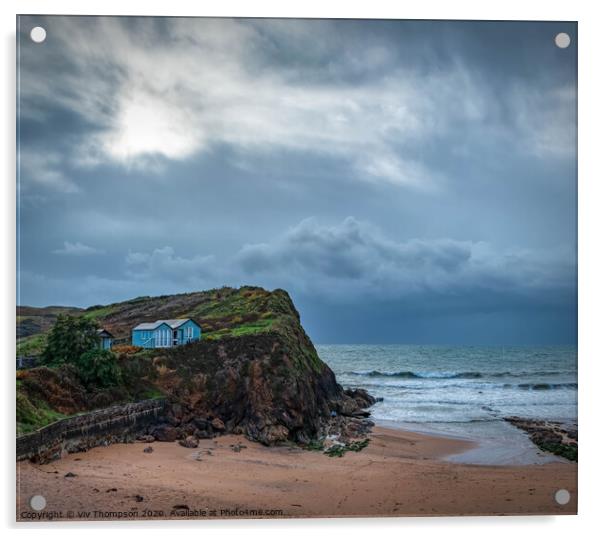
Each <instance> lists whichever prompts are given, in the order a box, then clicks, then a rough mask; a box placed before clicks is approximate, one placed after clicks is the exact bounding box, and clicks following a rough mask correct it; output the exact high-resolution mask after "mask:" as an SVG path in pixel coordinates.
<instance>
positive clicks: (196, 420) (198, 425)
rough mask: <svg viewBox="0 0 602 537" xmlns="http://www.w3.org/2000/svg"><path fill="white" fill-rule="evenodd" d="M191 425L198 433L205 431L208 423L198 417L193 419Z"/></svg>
mask: <svg viewBox="0 0 602 537" xmlns="http://www.w3.org/2000/svg"><path fill="white" fill-rule="evenodd" d="M192 423H193V424H194V426H195V427H196V428H197V429H198V430H199V431H206V430H207V427H208V425H209V422H208V421H207V420H206V419H205V418H198V417H194V418H193V419H192Z"/></svg>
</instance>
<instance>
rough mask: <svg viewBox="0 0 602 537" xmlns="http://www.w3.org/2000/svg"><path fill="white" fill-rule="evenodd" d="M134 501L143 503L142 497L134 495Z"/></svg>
mask: <svg viewBox="0 0 602 537" xmlns="http://www.w3.org/2000/svg"><path fill="white" fill-rule="evenodd" d="M134 499H135V500H136V501H137V502H143V501H144V496H140V494H136V496H134Z"/></svg>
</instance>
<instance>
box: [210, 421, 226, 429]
mask: <svg viewBox="0 0 602 537" xmlns="http://www.w3.org/2000/svg"><path fill="white" fill-rule="evenodd" d="M211 427H213V429H215V430H216V431H219V432H222V431H224V430H225V429H226V426H225V425H224V422H223V421H222V420H220V419H219V418H213V419H212V420H211Z"/></svg>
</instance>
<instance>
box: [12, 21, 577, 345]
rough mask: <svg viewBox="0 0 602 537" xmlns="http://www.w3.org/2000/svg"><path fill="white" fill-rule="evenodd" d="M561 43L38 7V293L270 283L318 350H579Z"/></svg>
mask: <svg viewBox="0 0 602 537" xmlns="http://www.w3.org/2000/svg"><path fill="white" fill-rule="evenodd" d="M36 25H41V26H44V27H45V28H46V30H47V36H48V37H47V39H46V41H45V42H44V43H42V44H35V43H33V42H32V41H31V40H29V38H28V32H29V30H30V29H31V27H33V26H36ZM559 31H566V32H568V33H569V34H571V35H573V36H574V37H575V38H576V27H575V26H574V25H573V24H570V23H503V24H501V23H486V22H460V21H458V22H445V21H441V22H428V21H422V22H421V21H352V20H349V21H345V20H339V21H335V20H333V21H326V20H252V19H249V20H246V19H194V18H169V19H163V18H152V17H145V18H119V17H60V16H56V17H54V16H53V17H38V16H24V17H20V18H19V35H18V40H19V70H20V71H19V77H20V86H19V87H20V92H19V111H20V116H19V124H18V135H19V158H18V175H19V177H18V196H19V209H18V218H19V233H20V243H19V263H20V265H19V268H20V274H19V301H20V303H24V304H32V305H45V304H49V303H55V304H56V303H62V304H75V305H90V304H97V303H103V302H110V301H114V300H121V299H126V298H130V297H132V296H136V295H140V294H165V293H170V292H183V291H190V290H195V289H201V288H207V287H214V286H220V285H241V284H257V285H264V286H267V287H277V286H278V287H284V288H286V289H288V290H289V291H290V292H291V294H292V295H293V298H294V299H295V300H296V302H297V303H298V304H299V306H300V310H301V314H302V316H303V319H304V323H305V324H306V326H307V327H308V329H309V331H310V333H311V334H312V335H314V336H315V337H316V338H317V339H318V340H324V341H347V340H350V339H351V338H352V337H354V336H355V335H356V334H357V333H358V326H362V327H372V328H373V330H367V331H365V330H362V333H363V334H367V333H369V334H370V336H367V335H365V337H364V339H366V340H368V339H369V340H371V341H378V340H381V341H405V340H412V341H414V340H415V339H416V338H413V337H412V336H413V335H416V334H418V335H420V334H422V335H420V336H419V337H418V339H420V338H422V339H424V340H425V341H431V340H432V341H435V340H437V341H448V340H449V341H451V340H454V341H455V340H461V341H472V339H471V338H473V339H474V333H473V332H472V330H471V326H474V325H475V322H476V321H475V317H474V316H475V315H476V316H479V315H486V316H493V317H488V318H489V319H490V321H491V323H490V327H489V329H488V328H487V326H488V321H487V320H486V319H485V318H480V319H481V320H480V321H478V322H476V323H477V324H478V325H479V327H480V329H479V337H480V338H481V339H482V340H484V341H489V340H491V341H498V340H507V341H510V342H512V341H527V340H528V341H532V342H546V341H568V342H570V341H573V340H574V338H575V328H574V323H572V322H568V321H567V320H570V319H572V316H573V314H574V311H575V308H576V297H575V291H576V256H575V251H576V211H575V202H576V170H575V158H576V130H575V129H576V39H573V45H572V46H571V47H569V48H568V49H558V48H557V47H555V46H554V42H553V38H554V35H555V34H556V33H557V32H559ZM352 312H355V313H352ZM383 312H388V313H387V316H386V318H387V319H388V320H387V321H386V322H385V321H384V320H383V318H382V315H384V313H383ZM422 315H424V319H426V318H429V319H430V320H431V322H432V323H433V324H431V325H430V326H429V330H428V331H425V330H424V329H422V328H420V326H418V325H416V323H415V322H414V321H415V319H417V318H419V317H420V316H422ZM496 315H501V316H503V319H504V320H503V321H501V320H500V319H501V318H496V317H495V316H496ZM494 318H495V320H492V319H494ZM391 319H398V320H401V319H404V322H403V325H404V329H403V330H402V329H401V328H400V327H399V325H400V323H401V322H400V323H397V325H396V324H395V322H393V321H390V322H389V320H391ZM412 319H414V321H412ZM436 319H439V320H438V321H437V320H436ZM343 320H344V321H343ZM424 322H425V321H424ZM500 326H506V327H508V329H507V331H506V333H504V332H503V331H500ZM383 327H386V329H385V328H383ZM528 327H531V328H532V330H531V332H529V331H528ZM377 328H378V329H377Z"/></svg>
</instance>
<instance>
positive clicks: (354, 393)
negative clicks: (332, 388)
mask: <svg viewBox="0 0 602 537" xmlns="http://www.w3.org/2000/svg"><path fill="white" fill-rule="evenodd" d="M345 395H348V396H349V397H351V398H353V399H354V400H355V402H356V403H357V405H358V406H359V407H360V408H368V407H370V406H372V405H373V404H374V403H376V398H375V397H372V396H371V395H370V394H369V393H368V392H367V391H366V390H364V389H363V388H348V389H346V390H345Z"/></svg>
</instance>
